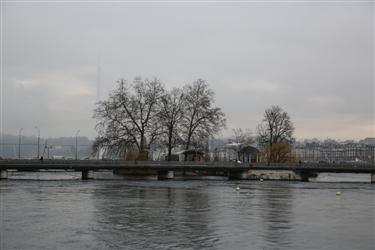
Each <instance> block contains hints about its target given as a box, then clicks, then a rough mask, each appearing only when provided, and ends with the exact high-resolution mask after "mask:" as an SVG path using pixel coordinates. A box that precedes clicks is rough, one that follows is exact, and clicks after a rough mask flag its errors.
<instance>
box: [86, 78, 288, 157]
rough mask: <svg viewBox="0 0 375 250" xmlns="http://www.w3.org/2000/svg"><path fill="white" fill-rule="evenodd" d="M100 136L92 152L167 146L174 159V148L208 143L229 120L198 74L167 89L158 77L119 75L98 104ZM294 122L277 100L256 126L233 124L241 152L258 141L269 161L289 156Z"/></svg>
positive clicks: (128, 152) (134, 152) (141, 151)
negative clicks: (254, 129)
mask: <svg viewBox="0 0 375 250" xmlns="http://www.w3.org/2000/svg"><path fill="white" fill-rule="evenodd" d="M94 118H96V119H97V126H96V128H97V131H98V137H97V138H96V140H95V142H94V146H93V148H94V153H98V152H99V150H100V151H101V152H104V153H105V154H106V155H117V156H118V157H120V158H124V157H125V156H127V158H132V159H134V160H145V159H147V158H148V152H149V151H150V150H155V149H161V150H165V152H166V160H171V159H172V151H173V149H175V148H177V147H178V148H182V149H185V150H189V149H204V148H207V141H208V139H209V138H211V137H213V136H214V135H216V134H217V133H218V132H220V131H221V130H222V129H223V128H225V126H226V119H225V114H224V113H223V111H222V110H221V108H219V107H216V106H215V94H214V91H213V90H212V89H210V87H209V85H208V84H207V82H206V81H205V80H203V79H197V80H196V81H194V82H193V83H191V84H187V85H185V86H183V87H181V88H173V89H171V90H168V89H166V88H165V86H164V84H163V83H161V82H160V81H159V80H158V79H156V78H153V79H147V78H145V79H143V78H140V77H137V78H135V79H134V80H133V81H132V82H131V83H129V82H127V81H126V80H123V79H122V80H119V81H118V85H117V88H116V89H114V90H113V91H112V92H111V93H110V94H109V97H108V99H107V100H104V101H100V102H98V103H97V107H96V109H95V110H94ZM293 132H294V127H293V124H292V122H291V119H290V117H289V115H288V114H287V113H286V112H285V111H283V110H282V109H281V108H280V107H279V106H272V107H271V108H269V109H267V110H266V111H265V114H264V118H263V120H262V122H261V123H260V124H259V125H258V126H257V135H256V136H252V134H251V132H250V131H249V130H242V129H240V128H237V129H234V130H233V137H232V138H231V139H230V142H232V143H233V145H234V147H235V150H236V152H237V154H238V155H239V152H240V150H241V147H242V146H243V145H249V144H252V143H258V145H259V147H260V149H261V153H262V155H263V158H264V159H267V161H268V162H285V161H287V160H290V159H291V157H290V155H291V144H292V143H293V141H294V138H293Z"/></svg>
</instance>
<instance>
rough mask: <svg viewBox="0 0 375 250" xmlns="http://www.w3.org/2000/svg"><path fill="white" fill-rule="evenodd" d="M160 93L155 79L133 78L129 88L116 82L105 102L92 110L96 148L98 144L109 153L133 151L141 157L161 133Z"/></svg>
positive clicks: (162, 88)
mask: <svg viewBox="0 0 375 250" xmlns="http://www.w3.org/2000/svg"><path fill="white" fill-rule="evenodd" d="M163 93H164V87H163V85H162V84H161V83H160V82H159V80H157V79H152V80H148V79H144V80H143V79H141V78H135V79H134V81H133V83H132V84H130V85H129V84H127V83H126V82H125V81H124V80H120V81H119V82H118V87H117V89H115V90H114V91H113V92H112V93H111V94H110V95H109V98H108V100H106V101H101V102H99V103H98V104H97V105H98V106H97V108H96V109H95V111H94V117H95V118H97V120H98V124H97V130H98V132H99V137H98V140H97V143H96V145H98V144H102V145H104V146H105V147H107V148H109V149H110V151H112V152H115V151H117V152H124V151H126V149H127V148H135V149H137V150H138V151H139V152H140V153H141V154H144V153H145V152H146V149H147V148H149V145H150V144H151V143H152V142H153V141H154V140H155V139H156V138H157V137H158V136H159V135H160V134H161V126H160V123H159V122H158V120H157V113H158V112H159V108H158V103H159V101H160V100H161V97H162V96H163Z"/></svg>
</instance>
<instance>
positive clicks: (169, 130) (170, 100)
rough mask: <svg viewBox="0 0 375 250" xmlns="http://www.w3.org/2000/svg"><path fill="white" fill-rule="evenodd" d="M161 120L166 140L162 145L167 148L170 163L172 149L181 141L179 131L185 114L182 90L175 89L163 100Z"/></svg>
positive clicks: (160, 113)
mask: <svg viewBox="0 0 375 250" xmlns="http://www.w3.org/2000/svg"><path fill="white" fill-rule="evenodd" d="M160 106H161V107H160V112H159V118H160V123H161V125H162V126H163V133H164V135H165V139H164V140H163V141H162V144H164V145H166V146H167V151H168V156H167V157H168V161H170V160H171V156H172V149H173V148H174V147H175V146H176V145H177V144H178V143H179V142H180V141H181V140H180V135H179V129H180V127H181V121H182V118H183V114H184V112H183V111H184V94H183V92H182V90H181V89H178V88H174V89H172V90H171V91H170V92H168V93H166V94H165V95H164V96H163V97H162V98H161V104H160Z"/></svg>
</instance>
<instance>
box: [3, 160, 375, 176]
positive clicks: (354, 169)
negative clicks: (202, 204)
mask: <svg viewBox="0 0 375 250" xmlns="http://www.w3.org/2000/svg"><path fill="white" fill-rule="evenodd" d="M7 169H9V170H10V169H14V170H19V171H27V170H29V171H30V170H39V169H46V170H69V169H70V170H76V171H82V170H121V169H147V170H174V171H179V170H180V171H189V170H203V171H205V170H207V171H208V170H211V171H236V170H238V171H244V170H275V171H277V170H291V171H309V172H336V173H375V164H363V163H332V164H329V163H301V164H299V163H288V164H265V163H257V164H238V163H235V162H173V161H171V162H168V161H118V160H77V161H75V160H43V161H39V160H0V170H7Z"/></svg>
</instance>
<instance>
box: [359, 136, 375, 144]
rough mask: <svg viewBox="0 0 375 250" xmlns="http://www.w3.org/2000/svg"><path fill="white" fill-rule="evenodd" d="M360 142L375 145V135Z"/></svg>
mask: <svg viewBox="0 0 375 250" xmlns="http://www.w3.org/2000/svg"><path fill="white" fill-rule="evenodd" d="M359 143H361V144H365V145H372V146H375V137H367V138H365V139H363V140H360V141H359Z"/></svg>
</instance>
